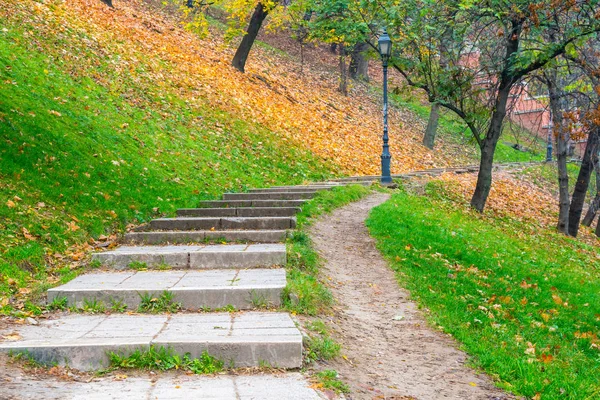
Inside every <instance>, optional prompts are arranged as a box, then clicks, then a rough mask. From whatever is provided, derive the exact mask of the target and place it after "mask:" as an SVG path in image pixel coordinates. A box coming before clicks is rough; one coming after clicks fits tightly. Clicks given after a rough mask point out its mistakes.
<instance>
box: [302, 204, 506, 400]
mask: <svg viewBox="0 0 600 400" xmlns="http://www.w3.org/2000/svg"><path fill="white" fill-rule="evenodd" d="M388 197H389V196H388V195H387V194H381V193H378V194H374V195H371V196H369V197H367V198H365V199H363V200H361V201H358V202H356V203H352V204H350V205H348V206H346V207H343V208H340V209H338V210H336V211H334V212H333V213H332V214H331V215H329V216H326V217H324V218H322V219H320V220H318V221H317V222H316V223H315V224H314V226H313V227H312V228H311V231H310V234H311V237H312V238H313V241H314V243H315V246H316V248H317V250H318V252H319V254H320V255H321V256H322V257H323V259H324V260H325V261H326V262H325V265H324V267H323V270H322V274H323V276H324V277H325V278H326V280H327V281H329V283H330V285H329V286H330V289H331V291H332V293H333V296H334V298H335V299H336V301H337V305H336V307H335V312H334V315H333V316H330V317H325V318H326V322H327V324H328V325H329V326H330V327H332V330H333V332H332V335H333V336H334V338H335V339H336V340H337V341H338V342H339V343H341V344H342V354H343V355H344V356H345V357H346V358H347V360H346V359H344V358H342V357H340V358H339V360H336V361H333V362H330V363H329V365H328V366H327V368H333V369H335V370H337V371H338V372H339V374H340V378H341V379H342V380H343V381H345V382H347V383H348V384H349V385H350V387H351V390H352V392H351V393H350V395H348V396H347V398H348V399H351V400H357V399H369V400H370V399H397V400H399V399H418V400H437V399H457V400H459V399H460V400H471V399H473V400H475V399H476V400H504V399H512V398H513V397H512V396H510V395H507V394H505V393H503V392H502V391H501V390H499V389H497V388H495V387H494V385H493V384H492V383H491V380H490V379H489V378H488V377H487V376H485V375H482V374H477V373H476V372H475V371H473V370H472V369H470V368H468V367H467V366H466V365H465V362H466V360H467V355H466V354H465V353H464V352H462V351H460V350H458V349H457V343H456V342H455V341H454V340H453V339H452V338H451V337H449V336H448V335H445V334H443V333H441V332H438V331H435V330H433V329H432V328H431V327H429V326H428V325H427V323H426V322H425V319H424V318H423V316H422V315H421V313H420V312H419V311H418V309H417V306H416V304H415V303H414V302H412V301H410V300H409V294H408V292H407V291H406V290H404V289H401V288H400V287H399V286H398V284H397V281H396V279H395V277H394V273H393V272H392V271H391V270H390V269H389V268H388V266H387V264H386V262H385V260H384V259H383V257H382V256H381V254H380V253H379V252H378V250H377V249H376V247H375V242H374V240H373V239H372V238H371V237H370V236H369V234H368V231H367V228H366V227H365V224H364V221H365V219H366V218H367V216H368V213H369V210H371V208H373V207H375V206H377V205H379V204H381V203H383V202H384V201H385V200H387V199H388Z"/></svg>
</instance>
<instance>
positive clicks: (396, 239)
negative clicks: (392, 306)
mask: <svg viewBox="0 0 600 400" xmlns="http://www.w3.org/2000/svg"><path fill="white" fill-rule="evenodd" d="M426 193H427V194H426V196H418V195H413V194H409V193H406V192H401V193H399V194H396V195H394V196H393V197H392V198H391V200H390V201H388V202H386V203H385V204H383V205H381V206H379V207H377V208H375V209H374V210H373V211H372V213H371V215H370V217H369V219H368V221H367V225H368V227H369V229H370V232H371V234H372V235H373V236H374V237H375V238H376V240H377V243H378V247H379V249H380V250H381V251H382V252H383V254H384V255H385V256H386V257H387V259H388V260H389V262H390V265H391V267H392V268H393V269H394V270H395V271H396V272H397V277H398V279H399V281H400V283H401V284H402V285H403V286H404V287H406V288H408V289H409V290H410V291H411V294H412V297H413V298H414V299H415V300H416V301H417V302H418V303H419V304H420V306H422V307H426V308H427V309H428V311H429V312H428V314H427V315H428V318H429V319H430V322H431V323H432V324H434V325H435V326H438V327H440V328H441V329H443V330H444V331H445V332H448V333H450V334H452V335H453V336H454V337H455V338H457V339H458V340H459V341H460V342H461V343H462V344H463V347H464V349H465V350H466V351H467V352H468V353H469V354H471V355H472V356H473V359H472V363H473V364H474V365H475V366H476V367H478V368H481V369H483V370H485V371H486V372H487V373H489V374H490V375H491V376H492V377H493V378H495V379H496V380H497V383H498V385H499V386H500V387H503V388H506V389H508V390H511V391H513V392H515V393H517V394H520V395H524V396H527V397H528V398H531V397H533V396H536V395H538V394H539V395H540V396H541V398H542V399H596V398H598V397H599V396H600V383H599V382H598V379H597V377H598V375H599V373H600V347H599V346H600V340H599V338H598V334H599V331H598V327H599V321H600V295H599V294H600V271H599V270H598V268H597V265H598V258H599V257H600V256H599V253H598V250H597V248H593V247H591V246H588V245H585V244H583V243H581V242H578V241H576V240H574V239H571V238H567V237H565V236H563V235H560V234H558V233H556V232H554V231H553V230H545V229H543V228H541V227H539V226H535V225H528V224H526V223H523V222H519V221H513V220H511V219H508V218H503V219H494V218H493V216H491V215H489V214H486V215H480V214H477V213H475V212H473V211H471V210H469V209H468V208H464V207H463V206H457V204H456V203H454V202H452V201H451V200H449V199H448V198H447V197H446V196H445V190H444V187H443V185H440V184H431V185H429V186H428V187H427V188H426Z"/></svg>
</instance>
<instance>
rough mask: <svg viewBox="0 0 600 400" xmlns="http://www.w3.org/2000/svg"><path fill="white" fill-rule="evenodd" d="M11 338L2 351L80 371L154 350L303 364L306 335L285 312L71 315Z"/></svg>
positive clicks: (245, 362) (18, 328)
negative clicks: (110, 355) (115, 356)
mask: <svg viewBox="0 0 600 400" xmlns="http://www.w3.org/2000/svg"><path fill="white" fill-rule="evenodd" d="M9 334H10V337H11V338H18V340H14V341H3V342H0V351H3V352H12V353H13V354H15V353H26V354H27V355H28V357H31V358H33V359H34V360H36V361H38V362H40V363H43V364H47V365H53V364H58V365H69V366H70V367H72V368H76V369H80V370H94V369H98V368H106V367H107V366H108V363H109V358H108V353H110V352H116V353H122V354H125V355H127V354H129V353H131V352H133V351H134V350H136V349H148V348H149V347H150V346H156V347H165V348H171V349H173V351H175V352H176V353H179V354H181V355H183V354H185V353H189V354H190V356H191V357H193V358H199V357H200V356H201V355H202V353H203V352H204V351H206V352H208V354H210V355H211V356H213V357H216V358H218V359H220V360H223V361H224V363H225V366H234V367H258V366H261V365H264V364H266V363H268V364H270V365H272V366H274V367H279V368H299V367H301V365H302V335H301V333H300V331H299V330H298V328H296V326H295V324H294V321H292V319H291V318H290V316H289V315H287V314H285V313H265V312H247V313H234V314H229V313H214V314H213V313H210V314H172V315H125V314H111V315H68V316H64V317H61V318H58V319H53V320H43V321H40V322H39V324H38V325H11V326H9V327H8V328H6V329H4V328H3V330H2V331H0V336H9Z"/></svg>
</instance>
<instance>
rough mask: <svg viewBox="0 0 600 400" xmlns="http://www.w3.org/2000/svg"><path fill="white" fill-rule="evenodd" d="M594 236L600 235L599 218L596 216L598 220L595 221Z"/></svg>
mask: <svg viewBox="0 0 600 400" xmlns="http://www.w3.org/2000/svg"><path fill="white" fill-rule="evenodd" d="M595 233H596V236H598V237H600V218H598V222H596V232H595Z"/></svg>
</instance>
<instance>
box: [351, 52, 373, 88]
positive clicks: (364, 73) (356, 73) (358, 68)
mask: <svg viewBox="0 0 600 400" xmlns="http://www.w3.org/2000/svg"><path fill="white" fill-rule="evenodd" d="M368 48H369V45H368V44H367V42H360V43H356V44H355V45H354V48H353V49H352V53H351V54H350V67H349V70H350V77H351V78H352V79H355V80H363V81H366V82H368V81H369V60H368V59H367V58H366V57H365V52H366V51H367V49H368Z"/></svg>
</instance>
